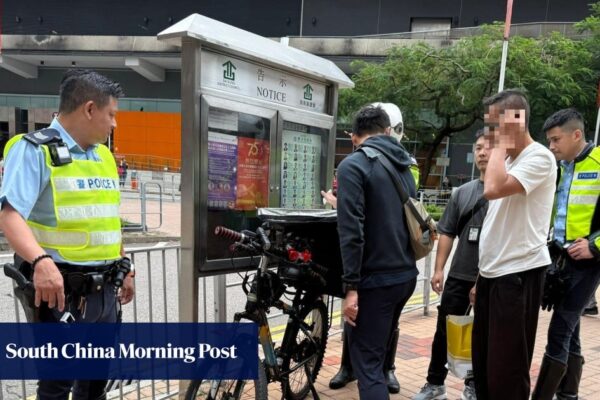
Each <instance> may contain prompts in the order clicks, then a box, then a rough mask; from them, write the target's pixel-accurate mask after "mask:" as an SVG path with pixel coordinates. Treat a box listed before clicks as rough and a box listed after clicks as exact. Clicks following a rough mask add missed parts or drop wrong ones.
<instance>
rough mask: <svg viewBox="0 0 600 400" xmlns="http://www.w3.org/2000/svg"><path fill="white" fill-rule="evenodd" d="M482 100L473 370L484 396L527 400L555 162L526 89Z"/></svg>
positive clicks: (480, 394) (546, 261) (546, 255)
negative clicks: (484, 207) (484, 144)
mask: <svg viewBox="0 0 600 400" xmlns="http://www.w3.org/2000/svg"><path fill="white" fill-rule="evenodd" d="M483 104H484V106H485V116H484V123H485V132H486V137H487V139H488V145H489V147H490V148H491V154H490V158H489V162H488V167H487V171H486V174H485V180H484V196H485V197H486V198H487V199H488V200H489V201H490V202H489V208H488V212H487V215H486V217H485V220H484V223H483V227H482V231H481V238H480V242H479V274H480V276H479V279H478V281H477V285H476V293H473V294H474V297H475V298H474V300H475V308H474V310H475V322H474V326H473V338H472V349H473V373H474V376H475V387H476V391H477V398H478V399H479V400H487V399H490V400H493V399H502V400H506V399H515V400H519V399H523V400H525V399H528V398H529V392H530V378H529V367H530V366H531V359H532V357H533V348H534V345H535V334H536V330H537V321H538V314H539V309H540V302H541V298H542V291H543V284H544V274H545V270H546V267H547V266H548V265H549V264H550V255H549V253H548V249H547V247H546V240H547V237H548V231H549V229H550V219H551V214H552V204H553V200H554V190H555V184H556V183H555V182H556V163H555V161H554V156H553V155H552V153H551V152H550V151H549V150H548V149H547V148H545V147H544V146H542V145H541V144H539V143H537V142H535V141H534V140H533V139H532V137H531V135H530V134H529V128H528V123H529V104H528V103H527V99H526V97H525V95H524V94H523V93H522V92H520V91H518V90H505V91H503V92H500V93H498V94H496V95H495V96H492V97H490V98H488V99H485V100H484V102H483ZM474 289H475V288H474ZM473 292H475V290H474V291H473Z"/></svg>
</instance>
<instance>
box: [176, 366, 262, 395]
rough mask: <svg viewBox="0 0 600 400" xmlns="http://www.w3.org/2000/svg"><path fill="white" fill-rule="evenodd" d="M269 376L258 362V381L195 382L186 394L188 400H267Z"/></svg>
mask: <svg viewBox="0 0 600 400" xmlns="http://www.w3.org/2000/svg"><path fill="white" fill-rule="evenodd" d="M267 383H268V382H267V375H266V373H265V367H264V365H263V363H262V362H260V361H259V362H258V379H257V380H255V381H244V380H235V379H234V380H195V381H191V382H190V385H189V386H188V389H187V391H186V393H185V399H186V400H196V399H205V400H240V399H257V400H267V398H268V394H267Z"/></svg>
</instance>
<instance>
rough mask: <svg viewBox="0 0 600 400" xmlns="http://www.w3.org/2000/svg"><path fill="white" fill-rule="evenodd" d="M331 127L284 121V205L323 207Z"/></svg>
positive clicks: (282, 148) (282, 193)
mask: <svg viewBox="0 0 600 400" xmlns="http://www.w3.org/2000/svg"><path fill="white" fill-rule="evenodd" d="M328 132H329V131H328V130H327V129H323V128H316V127H313V126H309V125H303V124H298V123H294V122H288V121H284V122H283V131H282V142H281V207H283V208H292V209H309V208H312V209H314V208H323V202H322V200H321V189H323V188H324V187H325V182H326V176H325V170H326V165H327V163H326V161H327V135H328Z"/></svg>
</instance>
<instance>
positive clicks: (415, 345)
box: [127, 291, 600, 400]
mask: <svg viewBox="0 0 600 400" xmlns="http://www.w3.org/2000/svg"><path fill="white" fill-rule="evenodd" d="M598 294H599V295H600V291H599V293H598ZM550 315H551V314H550V313H548V312H545V311H542V312H541V313H540V319H539V326H538V334H537V340H536V348H535V355H534V359H533V363H532V366H531V381H532V385H534V384H535V381H536V378H537V374H538V371H539V367H540V362H541V359H542V355H543V352H544V346H545V344H546V332H547V329H548V323H549V321H550ZM436 317H437V310H436V309H435V308H434V309H433V310H432V311H431V313H430V315H429V316H424V315H423V313H422V310H415V311H412V312H409V313H407V314H404V315H402V317H401V318H400V340H399V341H398V352H397V353H396V368H397V369H396V376H397V377H398V379H399V381H400V384H401V386H402V389H401V391H400V393H399V394H396V395H391V396H390V398H391V399H392V400H394V399H411V398H412V396H414V395H415V393H418V392H419V390H420V388H421V386H422V385H423V384H424V383H425V377H426V375H427V367H428V365H429V356H430V353H431V341H432V339H433V334H434V332H435V322H436ZM581 335H582V344H583V351H584V356H585V365H584V370H583V378H582V381H581V385H580V399H582V400H598V399H600V317H598V316H594V317H590V316H586V317H583V318H582V324H581ZM341 350H342V347H341V340H340V335H335V336H332V337H330V338H329V343H328V345H327V351H326V354H325V360H324V362H323V367H322V369H321V372H320V374H319V378H318V379H317V382H316V385H315V386H316V389H317V391H318V393H319V396H320V398H321V399H322V400H332V399H343V400H358V389H357V386H356V382H352V383H350V384H348V385H347V386H346V387H345V388H343V389H339V390H332V389H330V388H329V387H328V382H329V380H330V379H331V377H332V376H333V375H334V374H335V373H336V372H337V370H338V367H339V364H340V356H341ZM446 386H447V392H448V399H450V400H456V399H460V395H461V392H462V388H463V384H462V381H461V380H459V379H457V378H455V377H453V376H452V375H449V376H448V379H447V381H446ZM160 391H162V390H160V386H158V387H157V393H158V392H160ZM127 398H128V399H129V398H132V399H134V398H135V399H137V395H136V396H131V397H129V396H128V397H127ZM142 398H143V399H151V398H152V396H151V394H150V388H144V389H143V390H142ZM308 398H312V396H309V397H308ZM269 399H270V400H280V399H281V390H280V388H279V385H278V384H277V383H271V384H270V385H269ZM507 400H519V399H507Z"/></svg>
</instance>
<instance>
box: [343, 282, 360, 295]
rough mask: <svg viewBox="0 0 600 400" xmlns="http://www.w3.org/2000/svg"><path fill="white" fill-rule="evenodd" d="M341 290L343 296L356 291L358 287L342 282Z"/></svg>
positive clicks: (354, 284)
mask: <svg viewBox="0 0 600 400" xmlns="http://www.w3.org/2000/svg"><path fill="white" fill-rule="evenodd" d="M342 290H343V291H344V294H347V293H348V292H349V291H351V290H358V285H357V284H356V283H349V282H344V283H342Z"/></svg>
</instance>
